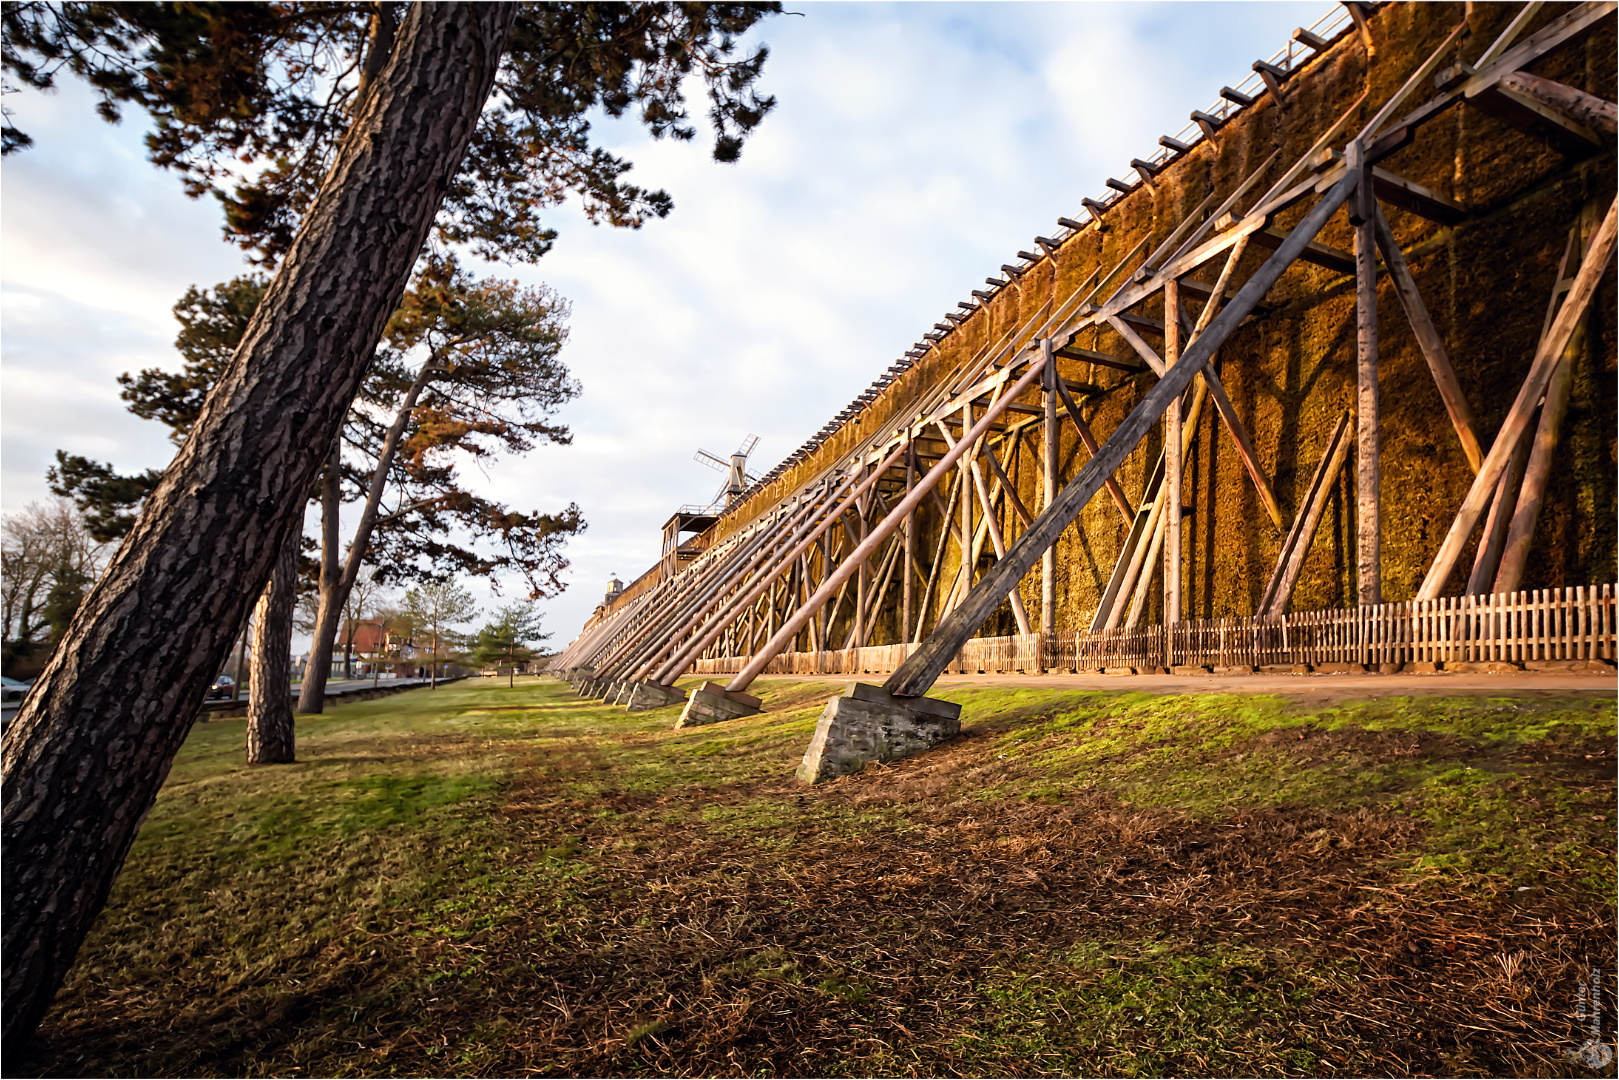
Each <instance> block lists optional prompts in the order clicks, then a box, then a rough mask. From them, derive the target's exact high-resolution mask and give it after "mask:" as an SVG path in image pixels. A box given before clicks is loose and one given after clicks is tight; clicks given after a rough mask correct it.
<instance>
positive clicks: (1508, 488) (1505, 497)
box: [1462, 365, 1561, 596]
mask: <svg viewBox="0 0 1619 1080" xmlns="http://www.w3.org/2000/svg"><path fill="white" fill-rule="evenodd" d="M1559 367H1561V365H1559ZM1533 443H1534V439H1532V438H1530V436H1529V432H1528V431H1525V432H1524V433H1523V435H1522V436H1520V437H1519V439H1518V446H1517V448H1516V449H1515V450H1513V451H1512V456H1511V457H1510V458H1508V459H1507V467H1506V469H1505V470H1504V471H1503V472H1502V473H1501V479H1500V480H1498V481H1497V482H1496V485H1495V496H1494V498H1492V499H1491V500H1490V510H1489V512H1488V513H1487V514H1485V515H1484V535H1483V536H1481V537H1479V540H1478V548H1477V550H1476V551H1475V552H1474V554H1473V572H1472V573H1470V574H1468V575H1467V584H1466V586H1464V587H1463V589H1462V594H1463V595H1464V596H1476V595H1478V594H1480V593H1487V592H1490V591H1491V587H1492V586H1493V585H1494V584H1495V572H1496V570H1498V569H1499V568H1500V566H1501V551H1502V549H1504V548H1505V547H1506V543H1507V530H1508V529H1509V528H1510V527H1511V525H1512V511H1513V509H1514V508H1515V507H1516V506H1517V505H1518V487H1519V485H1521V484H1522V483H1523V472H1524V468H1525V467H1526V466H1527V465H1528V464H1529V449H1530V446H1531V445H1532V444H1533Z"/></svg>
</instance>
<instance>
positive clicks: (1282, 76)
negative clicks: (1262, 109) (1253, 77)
mask: <svg viewBox="0 0 1619 1080" xmlns="http://www.w3.org/2000/svg"><path fill="white" fill-rule="evenodd" d="M1254 70H1255V71H1257V72H1258V73H1259V77H1260V78H1261V79H1263V80H1264V82H1265V89H1267V90H1269V91H1270V94H1271V97H1273V98H1275V99H1276V100H1277V102H1278V103H1280V104H1282V105H1286V104H1287V99H1286V98H1284V97H1282V84H1283V83H1284V82H1286V81H1287V80H1288V78H1289V77H1291V76H1292V74H1293V73H1292V72H1291V71H1288V70H1287V69H1286V68H1280V67H1277V66H1276V65H1275V64H1273V63H1271V62H1270V61H1268V60H1255V61H1254Z"/></svg>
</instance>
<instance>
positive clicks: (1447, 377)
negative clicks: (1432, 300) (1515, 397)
mask: <svg viewBox="0 0 1619 1080" xmlns="http://www.w3.org/2000/svg"><path fill="white" fill-rule="evenodd" d="M1374 209H1376V214H1375V220H1374V222H1373V224H1374V225H1375V226H1376V229H1377V247H1378V250H1379V251H1380V252H1382V255H1383V265H1384V266H1385V267H1386V268H1387V269H1388V272H1389V280H1390V281H1391V282H1393V284H1394V293H1395V295H1396V296H1398V297H1399V298H1400V306H1401V307H1403V308H1404V309H1405V317H1406V318H1407V319H1408V320H1409V321H1410V323H1411V332H1412V334H1413V335H1414V336H1415V337H1416V339H1417V345H1418V346H1419V347H1420V348H1421V349H1422V356H1423V359H1425V360H1427V361H1428V370H1429V371H1430V372H1431V373H1432V374H1433V381H1434V385H1435V386H1437V387H1438V388H1439V398H1440V400H1441V401H1443V402H1444V403H1445V412H1446V413H1447V414H1449V416H1450V425H1451V427H1453V428H1455V429H1456V437H1457V438H1458V439H1460V440H1461V443H1462V453H1464V454H1466V455H1467V464H1468V465H1469V466H1470V467H1471V468H1472V470H1473V471H1474V472H1475V473H1476V472H1478V467H1479V464H1480V462H1482V461H1483V460H1484V451H1483V449H1482V448H1481V447H1480V446H1479V440H1478V430H1477V429H1478V425H1477V422H1476V421H1475V420H1474V419H1473V410H1472V408H1471V407H1470V406H1469V405H1468V404H1467V395H1465V394H1463V393H1462V387H1461V383H1459V382H1457V380H1456V372H1455V370H1454V369H1452V368H1451V366H1450V357H1449V356H1448V355H1447V354H1446V352H1445V343H1444V342H1443V341H1442V340H1440V337H1439V331H1438V330H1437V329H1435V328H1434V324H1433V320H1432V319H1430V318H1429V317H1428V308H1427V306H1426V305H1425V304H1423V302H1422V294H1421V293H1420V292H1418V291H1417V282H1416V279H1415V278H1413V277H1412V276H1411V268H1410V267H1409V266H1407V265H1406V262H1405V255H1404V254H1403V253H1402V252H1401V251H1400V245H1398V244H1396V243H1395V242H1394V232H1393V230H1392V229H1390V228H1389V223H1388V219H1387V218H1385V217H1384V216H1383V211H1382V209H1381V208H1375V207H1374Z"/></svg>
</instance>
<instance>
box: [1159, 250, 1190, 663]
mask: <svg viewBox="0 0 1619 1080" xmlns="http://www.w3.org/2000/svg"><path fill="white" fill-rule="evenodd" d="M1180 318H1181V294H1180V282H1178V281H1176V280H1175V279H1174V278H1170V279H1169V280H1168V281H1166V282H1164V366H1165V368H1166V369H1168V370H1171V371H1172V370H1174V367H1175V361H1176V360H1178V359H1179V358H1180V352H1181V338H1180V334H1181V326H1180ZM1181 400H1182V399H1181V398H1176V399H1175V400H1174V401H1173V402H1172V403H1171V404H1170V406H1169V408H1167V409H1165V410H1164V445H1165V446H1167V447H1169V448H1170V450H1171V453H1170V454H1169V456H1168V458H1167V459H1166V460H1165V468H1164V486H1165V495H1164V498H1165V499H1166V500H1167V502H1168V513H1167V514H1165V515H1164V532H1165V537H1164V626H1165V627H1173V626H1174V625H1175V624H1176V623H1178V622H1180V621H1181V467H1182V465H1183V464H1184V463H1185V459H1184V455H1182V454H1180V453H1176V452H1174V451H1178V450H1179V449H1180V445H1181V408H1180V407H1181ZM1167 640H1169V639H1168V638H1167V637H1166V641H1167ZM1164 662H1165V664H1166V665H1167V664H1173V663H1174V655H1173V652H1172V651H1171V653H1169V654H1168V655H1166V656H1165V659H1164Z"/></svg>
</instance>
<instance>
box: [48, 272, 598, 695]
mask: <svg viewBox="0 0 1619 1080" xmlns="http://www.w3.org/2000/svg"><path fill="white" fill-rule="evenodd" d="M264 288H265V282H264V281H263V280H262V279H261V278H257V277H251V276H248V277H238V278H235V279H233V280H232V281H229V282H224V283H221V284H220V285H217V286H215V287H214V288H213V289H209V290H204V289H198V288H195V287H193V288H191V289H189V290H187V292H186V294H185V296H184V297H182V298H181V300H180V301H179V303H177V304H176V305H175V308H174V314H175V317H176V319H178V320H179V322H180V327H181V329H180V334H179V336H178V337H177V338H176V339H175V347H176V348H177V349H178V350H179V352H180V355H181V357H182V361H183V362H182V366H181V369H180V370H179V371H177V372H176V371H166V370H163V369H159V368H147V369H145V370H143V371H141V372H139V373H138V374H136V375H131V374H129V373H127V372H126V373H125V374H123V375H120V376H119V377H118V382H119V384H120V385H121V386H122V387H123V391H122V397H123V398H124V400H125V401H126V402H128V407H129V410H130V411H131V412H132V413H134V414H135V415H137V416H140V417H143V418H147V419H153V420H157V421H159V422H160V423H162V424H164V425H165V426H166V427H168V428H169V432H170V438H171V440H173V441H174V442H176V443H178V442H180V441H181V440H182V439H183V438H184V437H185V434H186V432H188V431H189V430H190V429H191V425H192V424H193V423H194V422H195V421H196V419H197V416H198V415H199V414H200V412H201V411H202V405H203V401H204V400H205V399H206V397H207V394H208V391H209V390H210V389H211V388H212V386H213V383H214V380H216V379H217V378H218V376H219V373H220V372H221V371H222V370H224V367H225V365H226V364H227V363H228V362H229V359H230V352H231V350H232V349H234V348H235V347H236V345H237V343H238V342H239V341H240V340H241V335H242V334H243V332H245V330H246V328H247V321H248V320H249V319H250V318H251V316H252V312H253V309H254V307H255V306H256V305H257V303H258V301H259V299H260V298H262V296H263V291H264ZM567 313H568V305H567V302H566V301H565V300H563V299H561V298H560V297H558V296H557V295H556V294H555V293H554V292H553V291H551V290H550V289H549V288H547V287H545V286H540V287H537V288H523V287H522V286H520V285H518V284H517V283H516V282H508V281H498V280H485V281H480V280H477V279H475V278H474V277H473V276H472V275H471V274H469V273H468V272H466V271H465V270H463V269H462V268H461V267H460V266H459V265H458V264H457V263H456V261H455V260H454V259H452V258H436V257H435V258H429V259H426V260H424V262H423V264H422V266H421V268H420V269H419V271H418V273H417V276H416V279H415V281H414V282H413V283H412V287H411V288H410V289H409V290H408V291H407V292H406V294H405V297H404V300H403V302H402V303H401V304H400V307H399V310H398V311H396V312H395V313H394V317H393V319H392V320H391V321H390V322H389V324H388V330H387V333H386V335H385V337H384V341H383V344H382V345H381V347H379V349H378V351H377V355H376V357H375V358H374V360H373V362H372V366H371V369H370V371H369V372H368V373H367V376H366V380H365V382H364V384H363V385H362V387H361V394H360V398H359V400H357V401H356V403H355V407H354V408H353V409H351V410H350V413H349V416H348V419H347V421H346V423H345V424H344V428H343V434H342V438H341V441H340V443H339V445H338V447H337V448H336V449H335V450H334V453H333V456H332V459H331V461H330V462H329V463H328V466H327V469H326V471H325V475H324V476H323V478H322V481H321V483H320V485H319V491H318V492H317V493H316V495H315V497H316V498H318V499H319V501H320V505H321V542H320V562H319V568H318V570H317V572H316V573H315V575H314V584H315V589H316V591H317V594H318V597H319V603H318V605H317V607H316V611H315V613H314V616H313V625H312V627H311V629H310V633H311V639H312V640H311V645H310V655H309V663H308V665H307V667H306V669H305V675H304V681H303V686H302V688H301V690H300V692H299V700H298V711H299V712H304V713H318V712H320V711H322V709H323V707H324V703H325V695H326V680H327V677H328V673H329V672H330V670H331V661H332V656H333V654H334V653H335V651H336V644H337V640H336V639H337V636H338V633H339V631H340V629H341V623H342V616H343V613H344V612H345V610H346V608H347V604H346V597H347V594H348V592H349V591H350V590H351V589H353V588H355V587H356V582H357V581H358V580H359V575H360V572H361V568H362V567H363V566H366V565H371V566H372V567H375V568H376V572H377V574H378V576H379V581H387V580H389V579H401V578H404V579H412V578H417V577H432V576H434V575H443V574H446V573H455V574H470V575H477V576H483V577H489V578H490V579H491V580H492V581H493V580H494V579H495V578H496V577H497V576H499V575H502V574H507V573H513V572H515V573H517V574H519V575H521V576H522V577H523V578H524V579H525V581H526V583H527V585H528V590H529V594H530V596H532V597H539V596H554V595H556V593H558V592H560V591H561V588H562V585H561V582H560V579H559V577H558V575H559V574H560V572H561V571H562V570H563V569H564V568H566V566H567V565H568V563H567V560H566V558H564V557H563V555H562V544H563V543H564V542H565V541H566V540H567V538H568V537H569V536H571V535H573V534H574V533H576V532H578V531H580V530H581V529H583V528H584V521H583V519H582V518H581V517H580V515H579V510H578V507H577V506H576V505H569V506H568V507H567V508H566V509H564V510H562V511H561V512H560V513H554V514H544V513H540V512H538V511H534V512H530V513H520V512H515V511H512V510H509V509H508V508H507V507H505V506H503V505H501V504H499V503H496V502H492V501H490V500H488V499H485V498H482V497H480V496H478V495H475V494H473V493H472V492H470V491H468V490H466V488H465V487H463V486H462V483H461V480H460V477H459V475H458V471H457V467H456V463H457V460H458V459H465V458H468V457H471V458H474V459H478V460H487V459H489V458H491V457H493V456H494V455H496V454H499V453H512V454H519V453H524V452H526V451H528V450H530V449H532V448H533V446H534V445H535V444H536V443H537V442H549V443H567V442H570V441H571V439H572V436H571V435H570V434H569V432H568V429H567V428H566V427H565V426H562V425H560V424H556V423H553V422H552V421H551V416H552V414H553V413H554V412H555V410H556V409H557V408H558V407H559V406H560V405H561V404H562V403H564V402H565V401H567V400H568V399H569V398H571V397H572V396H573V395H574V394H575V393H577V391H578V384H577V383H576V382H575V381H574V380H573V379H572V378H570V377H569V375H568V372H567V369H566V367H564V366H563V365H562V363H561V362H560V360H559V359H558V353H559V352H560V350H561V348H562V345H563V344H564V343H565V342H566V340H567V329H566V327H565V325H564V321H565V319H566V316H567ZM345 451H347V452H346V453H345ZM159 477H160V474H159V473H157V472H156V471H150V470H149V471H148V472H146V473H144V474H131V475H120V474H119V473H117V471H116V470H115V468H114V467H113V466H112V465H110V464H106V463H102V462H97V461H92V460H90V459H88V458H85V457H82V456H79V455H72V454H68V453H66V452H64V451H61V450H58V451H57V453H56V465H55V466H53V467H52V468H51V469H50V471H49V472H48V473H47V479H48V480H49V482H50V484H51V490H52V491H54V492H56V493H57V494H60V495H67V496H69V497H71V498H73V499H74V500H75V503H76V505H78V506H79V508H80V511H81V513H83V515H84V517H85V522H86V525H87V526H88V527H90V528H91V529H92V530H93V531H95V532H96V533H97V534H98V535H100V536H102V537H103V538H107V539H111V538H114V537H121V536H122V535H123V533H124V532H126V531H127V530H128V527H129V525H130V524H131V523H132V522H133V521H134V510H135V509H136V508H137V507H138V505H139V503H140V501H141V500H142V499H144V498H145V497H146V495H147V493H148V492H150V491H151V490H152V488H153V487H154V486H155V485H156V483H157V480H158V479H159ZM390 497H391V501H392V503H393V506H392V507H391V508H390V507H388V506H386V505H385V503H386V502H388V501H390ZM352 500H361V501H362V507H361V511H360V515H359V520H358V522H357V524H356V526H355V531H354V535H353V537H352V539H351V540H350V542H349V544H348V550H347V554H346V555H345V554H344V553H343V552H341V551H340V550H339V548H340V541H339V536H338V532H339V530H338V524H339V522H338V519H339V515H340V512H341V504H342V503H343V502H344V501H352ZM344 674H345V677H352V672H351V671H349V670H348V665H347V663H346V664H345V671H344Z"/></svg>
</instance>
